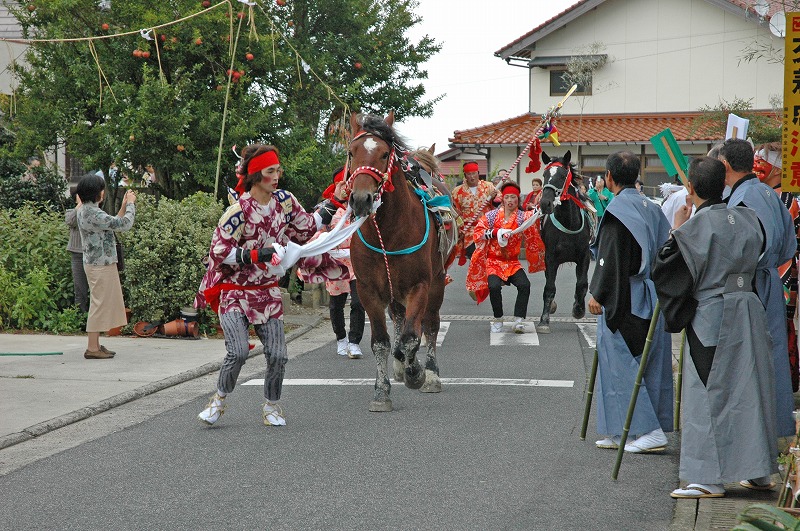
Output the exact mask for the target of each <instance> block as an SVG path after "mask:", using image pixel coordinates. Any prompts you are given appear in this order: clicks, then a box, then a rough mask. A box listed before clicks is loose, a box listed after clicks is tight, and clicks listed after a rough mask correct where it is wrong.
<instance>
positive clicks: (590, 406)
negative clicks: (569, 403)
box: [581, 348, 597, 441]
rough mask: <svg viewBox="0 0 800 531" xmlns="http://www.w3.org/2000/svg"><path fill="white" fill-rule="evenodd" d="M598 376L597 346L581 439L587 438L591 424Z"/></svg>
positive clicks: (590, 374) (590, 376)
mask: <svg viewBox="0 0 800 531" xmlns="http://www.w3.org/2000/svg"><path fill="white" fill-rule="evenodd" d="M596 377H597V348H595V349H594V360H593V361H592V372H591V373H589V384H588V386H587V388H586V407H585V408H584V410H583V424H582V425H581V440H582V441H585V440H586V427H587V426H588V425H589V413H590V412H591V411H592V398H593V397H594V381H595V378H596Z"/></svg>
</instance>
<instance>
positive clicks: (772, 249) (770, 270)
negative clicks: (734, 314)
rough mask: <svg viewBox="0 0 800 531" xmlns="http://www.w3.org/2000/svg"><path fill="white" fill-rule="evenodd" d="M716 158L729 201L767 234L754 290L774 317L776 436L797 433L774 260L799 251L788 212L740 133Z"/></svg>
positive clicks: (783, 303)
mask: <svg viewBox="0 0 800 531" xmlns="http://www.w3.org/2000/svg"><path fill="white" fill-rule="evenodd" d="M719 160H720V161H722V163H723V164H724V165H725V184H727V185H728V186H730V187H731V195H730V197H729V198H728V200H727V202H728V207H729V208H730V207H735V206H746V207H749V208H752V209H753V210H755V212H756V215H757V216H758V221H759V222H761V226H762V227H763V228H764V232H765V234H766V245H765V248H764V254H763V255H762V256H761V258H760V259H759V261H758V269H756V280H755V286H756V294H757V295H758V298H759V299H761V304H763V305H764V308H765V309H766V311H767V315H769V316H771V317H772V318H771V319H769V320H768V326H769V328H768V329H769V333H770V335H771V336H772V343H773V344H772V363H773V364H774V367H775V403H776V415H777V418H778V437H789V436H792V435H794V433H795V423H794V417H793V416H792V412H793V411H794V398H793V395H792V379H791V373H790V368H789V345H788V338H787V332H786V322H785V321H782V320H781V319H778V316H779V315H785V314H786V300H785V299H784V297H783V285H782V283H781V279H780V276H779V275H778V266H779V265H781V264H785V263H786V262H787V261H789V260H790V259H791V258H792V257H793V256H794V253H795V252H796V251H797V239H796V237H795V231H794V223H793V222H792V217H791V216H790V215H789V212H788V211H787V210H786V207H785V206H783V203H782V202H781V199H780V194H777V193H775V190H773V189H772V188H771V187H769V186H767V185H766V184H764V183H762V182H761V181H759V180H758V177H756V175H755V173H753V160H754V154H753V147H752V146H751V145H750V143H749V142H746V141H744V140H740V139H735V138H732V139H729V140H726V141H725V143H724V144H722V148H721V149H720V152H719Z"/></svg>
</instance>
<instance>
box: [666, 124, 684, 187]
mask: <svg viewBox="0 0 800 531" xmlns="http://www.w3.org/2000/svg"><path fill="white" fill-rule="evenodd" d="M661 143H662V144H664V150H666V152H667V155H669V160H671V161H672V164H673V166H675V169H676V170H677V171H678V176H679V177H680V178H681V182H682V183H683V186H685V187H687V188H688V187H689V179H687V178H686V174H685V173H683V168H681V166H680V164H678V159H677V158H676V157H675V153H673V152H672V148H670V147H669V142H667V138H666V137H664V136H662V137H661Z"/></svg>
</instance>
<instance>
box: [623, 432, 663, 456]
mask: <svg viewBox="0 0 800 531" xmlns="http://www.w3.org/2000/svg"><path fill="white" fill-rule="evenodd" d="M666 448H667V436H666V435H664V430H662V429H661V428H658V429H656V430H653V431H651V432H650V433H645V434H644V435H642V436H641V437H639V438H638V439H636V440H635V441H633V442H631V443H628V444H626V445H625V451H626V452H630V453H632V454H647V453H653V452H663V451H664V450H666Z"/></svg>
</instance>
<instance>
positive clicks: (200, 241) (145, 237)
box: [119, 193, 223, 322]
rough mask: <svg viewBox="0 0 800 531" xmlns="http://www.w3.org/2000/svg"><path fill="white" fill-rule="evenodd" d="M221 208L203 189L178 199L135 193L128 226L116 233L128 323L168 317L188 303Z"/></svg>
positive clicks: (196, 282) (201, 276)
mask: <svg viewBox="0 0 800 531" xmlns="http://www.w3.org/2000/svg"><path fill="white" fill-rule="evenodd" d="M222 212H223V204H222V203H220V202H217V201H215V200H214V199H213V197H212V195H211V194H206V193H196V194H195V195H192V196H189V197H187V198H185V199H183V200H181V201H175V200H171V199H166V198H163V197H162V198H161V199H160V200H158V201H156V199H155V198H153V197H151V196H146V195H144V194H142V195H139V196H138V197H137V199H136V220H135V222H134V224H133V228H132V229H131V230H130V231H128V232H124V233H120V234H119V236H120V240H122V242H123V246H124V250H125V251H124V252H125V272H124V273H123V277H124V278H123V288H124V289H125V291H126V297H125V301H126V304H127V305H128V307H130V308H131V312H132V318H131V321H132V322H137V321H148V322H154V321H168V320H171V319H174V318H176V317H178V314H179V312H180V309H181V308H183V307H185V306H191V305H192V302H193V301H194V297H195V294H196V293H197V288H198V287H199V286H200V281H201V280H202V278H203V274H204V273H205V265H204V264H203V261H204V258H205V257H206V256H207V255H208V248H209V245H210V243H211V235H212V233H213V231H214V228H215V227H216V226H217V221H218V220H219V218H220V216H221V215H222ZM209 312H210V310H209Z"/></svg>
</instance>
